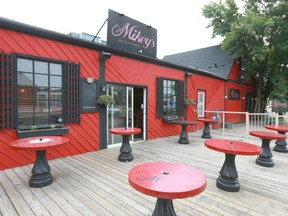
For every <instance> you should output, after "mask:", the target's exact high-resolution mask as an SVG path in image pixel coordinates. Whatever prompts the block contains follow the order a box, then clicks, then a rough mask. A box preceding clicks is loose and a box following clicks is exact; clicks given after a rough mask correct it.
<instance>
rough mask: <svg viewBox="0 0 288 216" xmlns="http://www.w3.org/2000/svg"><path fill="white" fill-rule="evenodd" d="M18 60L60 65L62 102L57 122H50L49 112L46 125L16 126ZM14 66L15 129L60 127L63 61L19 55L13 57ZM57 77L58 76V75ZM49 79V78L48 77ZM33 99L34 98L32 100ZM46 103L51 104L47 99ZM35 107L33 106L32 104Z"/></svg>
mask: <svg viewBox="0 0 288 216" xmlns="http://www.w3.org/2000/svg"><path fill="white" fill-rule="evenodd" d="M18 59H26V60H31V61H33V62H35V61H39V62H45V63H48V64H50V63H52V64H60V65H61V89H62V90H61V95H62V96H61V100H62V105H61V107H62V112H61V118H60V119H59V121H58V122H54V123H53V122H51V114H50V110H49V114H48V115H49V117H48V118H49V119H50V120H48V123H47V124H37V123H36V124H34V123H35V122H33V124H31V125H25V126H19V124H18V121H19V118H18V117H19V113H18V101H19V98H18V93H17V89H18V80H17V77H18V69H17V65H18ZM14 62H15V64H14V83H15V85H14V86H15V87H14V95H16V98H15V109H14V113H15V114H16V115H15V125H16V127H17V129H20V130H21V129H23V130H25V129H27V128H30V129H39V128H49V127H51V125H52V127H55V126H56V127H58V125H61V124H62V123H63V119H64V114H65V113H64V110H65V98H64V97H65V90H64V89H65V88H64V86H65V83H64V70H65V62H64V61H59V60H54V59H48V58H42V57H35V56H29V55H21V54H16V55H15V61H14ZM32 74H33V76H35V71H34V68H33V72H32ZM58 76H59V75H58ZM49 79H50V77H49ZM34 85H35V83H33V86H34ZM50 87H51V83H49V81H48V88H50ZM33 99H35V96H34V98H33ZM48 103H51V100H50V98H49V99H48ZM34 106H35V104H34ZM49 109H50V105H49ZM33 115H35V112H33Z"/></svg>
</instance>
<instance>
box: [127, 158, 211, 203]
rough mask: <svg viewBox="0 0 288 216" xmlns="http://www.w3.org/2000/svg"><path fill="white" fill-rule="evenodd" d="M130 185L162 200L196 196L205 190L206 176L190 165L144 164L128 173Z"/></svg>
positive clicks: (168, 163)
mask: <svg viewBox="0 0 288 216" xmlns="http://www.w3.org/2000/svg"><path fill="white" fill-rule="evenodd" d="M128 179H129V184H130V185H131V186H132V187H133V188H134V189H136V190H137V191H140V192H142V193H144V194H146V195H150V196H154V197H157V198H161V199H176V198H186V197H191V196H196V195H197V194H200V193H201V192H202V191H204V190H205V188H206V185H207V179H206V176H205V175H204V174H203V173H202V172H200V171H199V170H197V169H195V168H193V167H192V166H190V165H186V164H182V163H170V162H151V163H143V164H140V165H138V166H135V167H134V168H132V169H131V170H130V171H129V173H128Z"/></svg>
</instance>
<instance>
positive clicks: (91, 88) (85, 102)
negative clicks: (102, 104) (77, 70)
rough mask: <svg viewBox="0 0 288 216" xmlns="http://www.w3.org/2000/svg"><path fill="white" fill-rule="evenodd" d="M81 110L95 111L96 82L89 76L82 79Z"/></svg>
mask: <svg viewBox="0 0 288 216" xmlns="http://www.w3.org/2000/svg"><path fill="white" fill-rule="evenodd" d="M81 97H82V112H96V109H97V82H96V81H95V80H93V79H92V80H91V78H87V79H82V89H81Z"/></svg>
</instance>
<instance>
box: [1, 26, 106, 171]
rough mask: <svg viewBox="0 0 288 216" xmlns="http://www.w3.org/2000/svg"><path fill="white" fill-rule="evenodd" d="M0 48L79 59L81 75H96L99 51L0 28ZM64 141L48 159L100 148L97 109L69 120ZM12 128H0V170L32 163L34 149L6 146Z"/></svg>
mask: <svg viewBox="0 0 288 216" xmlns="http://www.w3.org/2000/svg"><path fill="white" fill-rule="evenodd" d="M0 50H3V51H4V52H5V53H10V52H14V53H19V54H26V55H32V56H40V57H44V58H51V59H55V60H64V61H68V60H69V61H71V62H77V63H78V62H80V64H81V66H80V67H81V77H93V78H94V79H98V77H99V56H100V55H99V52H98V51H95V50H91V49H87V48H83V47H78V46H73V45H70V44H65V43H61V42H57V41H53V40H49V39H44V38H39V37H36V36H31V35H27V34H23V33H19V32H13V31H9V30H4V29H0ZM68 127H69V134H68V135H65V136H66V137H68V138H69V140H70V142H69V144H68V145H66V146H63V147H59V148H57V149H55V150H49V151H48V159H51V158H57V157H63V156H67V155H74V154H81V153H84V152H89V151H95V150H99V149H100V143H99V113H85V114H81V124H69V125H68ZM17 138H18V137H17V132H16V131H15V130H13V131H12V130H10V129H7V130H5V131H4V132H3V131H2V130H0V158H1V159H0V170H2V169H6V168H11V167H15V166H20V165H24V164H29V163H33V162H34V160H35V153H33V152H29V151H15V150H10V149H9V145H8V143H9V142H10V141H13V140H15V139H17Z"/></svg>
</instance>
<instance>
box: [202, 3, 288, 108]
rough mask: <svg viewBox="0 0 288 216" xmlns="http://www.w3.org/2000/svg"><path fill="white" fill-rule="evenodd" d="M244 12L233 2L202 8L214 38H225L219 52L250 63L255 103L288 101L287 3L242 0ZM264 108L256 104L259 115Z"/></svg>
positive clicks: (213, 4)
mask: <svg viewBox="0 0 288 216" xmlns="http://www.w3.org/2000/svg"><path fill="white" fill-rule="evenodd" d="M244 3H245V5H244V10H241V12H240V10H239V9H238V8H237V6H236V4H235V2H234V0H226V1H225V3H222V2H221V1H220V3H211V4H208V5H205V6H204V9H203V15H204V16H205V17H206V18H209V19H210V24H209V25H208V27H213V36H216V35H220V36H222V37H223V38H224V40H223V43H222V48H223V49H224V50H226V51H227V52H228V53H229V54H231V55H233V57H234V58H236V59H238V58H239V59H240V58H245V59H248V61H249V67H248V68H247V71H246V72H247V73H249V74H251V75H252V76H253V77H254V78H255V80H256V85H257V86H256V88H257V99H258V100H257V102H258V103H259V102H261V101H263V102H266V99H267V98H268V97H269V98H272V99H279V100H285V98H286V100H287V99H288V58H287V56H288V37H287V35H288V15H287V11H288V1H287V0H244ZM261 105H262V107H263V106H264V105H265V104H256V110H255V111H260V110H261V108H262V107H261Z"/></svg>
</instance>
